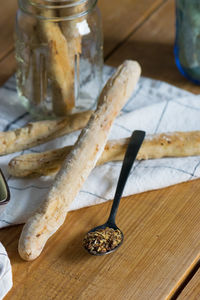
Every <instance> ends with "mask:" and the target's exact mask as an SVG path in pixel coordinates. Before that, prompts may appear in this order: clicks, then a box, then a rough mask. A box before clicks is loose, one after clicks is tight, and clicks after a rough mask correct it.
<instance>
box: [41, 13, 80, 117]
mask: <svg viewBox="0 0 200 300" xmlns="http://www.w3.org/2000/svg"><path fill="white" fill-rule="evenodd" d="M43 15H44V16H45V17H47V18H48V17H51V18H53V17H54V15H53V12H52V11H49V10H48V11H46V12H43ZM38 32H39V35H40V38H41V40H42V41H43V42H46V43H47V44H48V50H49V60H50V61H49V68H50V77H51V80H52V97H53V98H52V101H53V111H54V112H55V114H56V115H57V116H63V115H66V114H67V113H68V112H70V111H71V110H72V109H73V108H74V106H75V99H74V96H75V95H74V69H73V66H72V65H71V61H70V54H69V48H68V43H67V40H66V38H65V36H64V35H63V33H62V31H61V29H60V26H59V25H58V23H56V22H53V21H51V20H50V21H47V20H46V21H40V22H38Z"/></svg>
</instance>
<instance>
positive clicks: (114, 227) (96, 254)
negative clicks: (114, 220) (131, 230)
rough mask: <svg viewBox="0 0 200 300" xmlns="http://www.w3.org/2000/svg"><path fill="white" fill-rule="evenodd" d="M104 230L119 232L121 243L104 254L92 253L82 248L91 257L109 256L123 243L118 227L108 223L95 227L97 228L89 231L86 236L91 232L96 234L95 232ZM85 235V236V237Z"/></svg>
mask: <svg viewBox="0 0 200 300" xmlns="http://www.w3.org/2000/svg"><path fill="white" fill-rule="evenodd" d="M106 228H111V229H114V230H119V231H120V234H121V241H120V243H119V244H118V245H117V246H116V247H114V248H113V249H110V250H107V251H106V252H95V253H94V252H92V251H90V250H89V249H88V248H87V247H84V249H85V250H86V251H87V252H88V253H89V254H91V255H95V256H102V255H105V254H109V253H111V252H114V251H115V250H117V249H118V248H119V247H120V246H121V245H122V243H123V241H124V234H123V232H122V231H121V230H120V229H119V227H117V225H116V224H111V223H109V222H106V223H105V224H103V225H100V226H97V227H94V228H93V229H91V230H90V231H89V232H88V233H87V234H89V233H91V232H96V231H99V230H101V229H106ZM87 234H86V236H87Z"/></svg>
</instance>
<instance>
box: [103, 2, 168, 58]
mask: <svg viewBox="0 0 200 300" xmlns="http://www.w3.org/2000/svg"><path fill="white" fill-rule="evenodd" d="M165 1H166V0H123V1H121V0H109V1H108V0H100V1H99V8H100V11H101V13H102V19H103V31H104V40H105V41H104V54H105V56H107V55H108V54H109V53H110V52H112V51H113V50H114V49H115V47H117V46H118V45H119V44H120V43H123V40H124V39H126V38H127V36H128V35H129V34H130V33H131V32H132V31H133V30H135V29H136V28H137V27H138V26H140V25H141V24H142V23H143V22H144V21H145V20H146V19H147V18H148V17H149V16H150V15H151V14H152V13H153V12H154V11H155V10H156V9H157V8H158V7H159V6H160V5H161V4H163V3H164V2H165Z"/></svg>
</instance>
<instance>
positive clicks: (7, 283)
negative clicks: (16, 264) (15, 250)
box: [0, 243, 13, 300]
mask: <svg viewBox="0 0 200 300" xmlns="http://www.w3.org/2000/svg"><path fill="white" fill-rule="evenodd" d="M12 285H13V282H12V269H11V265H10V260H9V258H8V255H7V252H6V250H5V248H4V247H3V245H2V244H1V243H0V300H2V299H3V298H4V296H5V295H6V294H7V293H8V292H9V290H10V289H11V288H12Z"/></svg>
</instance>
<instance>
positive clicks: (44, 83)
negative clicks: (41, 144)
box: [16, 0, 103, 118]
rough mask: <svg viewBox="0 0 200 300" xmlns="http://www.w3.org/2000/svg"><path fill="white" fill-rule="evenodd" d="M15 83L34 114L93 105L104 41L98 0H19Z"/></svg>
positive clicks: (98, 87) (68, 111) (55, 113)
mask: <svg viewBox="0 0 200 300" xmlns="http://www.w3.org/2000/svg"><path fill="white" fill-rule="evenodd" d="M18 1H19V10H18V12H17V18H16V60H17V72H16V78H17V88H18V95H19V99H20V101H21V102H22V104H23V105H24V106H25V107H26V108H27V110H28V111H29V112H31V113H32V114H33V115H35V116H37V117H38V116H39V117H42V118H44V117H51V116H65V115H67V114H71V113H74V112H78V111H83V110H88V109H94V108H95V106H96V100H97V98H98V95H99V92H100V90H101V84H102V66H103V46H102V26H101V17H100V13H99V10H98V8H97V5H96V4H97V0H18Z"/></svg>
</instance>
